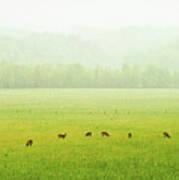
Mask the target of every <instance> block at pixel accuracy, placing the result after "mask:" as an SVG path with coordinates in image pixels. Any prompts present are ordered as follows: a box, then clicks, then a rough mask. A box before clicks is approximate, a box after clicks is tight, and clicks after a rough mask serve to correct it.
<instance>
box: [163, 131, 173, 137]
mask: <svg viewBox="0 0 179 180" xmlns="http://www.w3.org/2000/svg"><path fill="white" fill-rule="evenodd" d="M163 135H164V137H167V138H171V136H170V135H169V134H168V133H167V132H164V133H163Z"/></svg>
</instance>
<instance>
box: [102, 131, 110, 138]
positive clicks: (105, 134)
mask: <svg viewBox="0 0 179 180" xmlns="http://www.w3.org/2000/svg"><path fill="white" fill-rule="evenodd" d="M101 135H102V136H107V137H109V136H110V135H109V133H107V132H106V131H103V132H101Z"/></svg>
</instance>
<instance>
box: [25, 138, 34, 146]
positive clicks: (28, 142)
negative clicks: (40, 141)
mask: <svg viewBox="0 0 179 180" xmlns="http://www.w3.org/2000/svg"><path fill="white" fill-rule="evenodd" d="M32 144H33V141H32V139H29V140H28V141H27V142H26V146H27V147H28V146H32Z"/></svg>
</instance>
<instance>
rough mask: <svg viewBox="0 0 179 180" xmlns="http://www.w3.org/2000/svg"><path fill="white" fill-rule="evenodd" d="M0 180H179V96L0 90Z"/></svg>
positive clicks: (178, 92) (112, 91) (138, 92)
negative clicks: (165, 133)
mask: <svg viewBox="0 0 179 180" xmlns="http://www.w3.org/2000/svg"><path fill="white" fill-rule="evenodd" d="M102 131H106V132H108V133H109V134H110V136H109V137H102V136H101V132H102ZM87 132H92V136H90V137H86V136H85V133H87ZM130 132H131V133H132V137H131V138H128V133H130ZM163 132H168V133H169V134H170V135H171V138H170V139H169V138H166V137H164V136H163ZM59 133H61V134H64V133H67V136H66V137H65V138H64V139H63V138H58V137H57V135H58V134H59ZM29 139H32V140H33V145H32V146H31V147H26V146H25V144H26V142H27V140H29ZM0 179H1V180H47V179H50V180H56V179H58V180H60V179H61V180H63V179H64V180H84V179H85V180H113V179H114V180H152V179H155V180H178V179H179V90H171V89H170V90H169V89H165V90H159V89H150V90H149V89H146V90H137V89H134V90H127V89H123V90H117V89H43V90H42V89H26V90H20V89H14V90H0Z"/></svg>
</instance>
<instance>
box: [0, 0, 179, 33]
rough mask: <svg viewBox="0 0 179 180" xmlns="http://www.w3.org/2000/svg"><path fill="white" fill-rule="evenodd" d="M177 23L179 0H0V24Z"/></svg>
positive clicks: (60, 26) (109, 25) (43, 26)
mask: <svg viewBox="0 0 179 180" xmlns="http://www.w3.org/2000/svg"><path fill="white" fill-rule="evenodd" d="M71 26H89V27H105V28H118V27H121V26H179V0H0V27H15V28H26V29H28V28H30V29H44V30H53V31H54V30H60V29H64V28H66V27H71Z"/></svg>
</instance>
